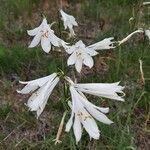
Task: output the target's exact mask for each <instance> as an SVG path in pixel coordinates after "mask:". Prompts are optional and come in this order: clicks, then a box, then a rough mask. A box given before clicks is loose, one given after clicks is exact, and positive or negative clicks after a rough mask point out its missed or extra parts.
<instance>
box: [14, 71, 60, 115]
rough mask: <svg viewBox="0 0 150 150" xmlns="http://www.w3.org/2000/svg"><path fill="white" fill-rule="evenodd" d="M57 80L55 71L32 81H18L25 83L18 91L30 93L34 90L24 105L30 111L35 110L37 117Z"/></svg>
mask: <svg viewBox="0 0 150 150" xmlns="http://www.w3.org/2000/svg"><path fill="white" fill-rule="evenodd" d="M58 81H59V77H57V74H56V73H53V74H51V75H49V76H46V77H43V78H39V79H36V80H32V81H27V82H22V81H20V83H21V84H26V86H25V87H24V88H23V89H22V90H21V91H17V92H18V93H21V94H30V93H32V92H34V91H35V92H34V93H33V94H32V95H31V96H30V98H29V100H28V102H27V104H26V105H27V106H28V107H29V110H30V111H36V113H37V118H38V117H39V116H40V114H41V113H42V112H43V110H44V108H45V106H46V103H47V101H48V98H49V96H50V94H51V93H52V91H53V89H54V87H55V86H56V84H57V83H58Z"/></svg>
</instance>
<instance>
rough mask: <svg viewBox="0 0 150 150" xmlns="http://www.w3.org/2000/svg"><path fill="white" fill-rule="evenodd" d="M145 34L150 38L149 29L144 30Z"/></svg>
mask: <svg viewBox="0 0 150 150" xmlns="http://www.w3.org/2000/svg"><path fill="white" fill-rule="evenodd" d="M145 35H146V36H147V37H148V38H149V40H150V30H145Z"/></svg>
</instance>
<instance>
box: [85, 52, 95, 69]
mask: <svg viewBox="0 0 150 150" xmlns="http://www.w3.org/2000/svg"><path fill="white" fill-rule="evenodd" d="M83 63H84V64H85V65H86V66H88V67H89V68H92V67H93V65H94V61H93V58H92V57H91V56H89V55H88V54H85V55H84V59H83Z"/></svg>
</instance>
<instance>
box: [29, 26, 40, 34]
mask: <svg viewBox="0 0 150 150" xmlns="http://www.w3.org/2000/svg"><path fill="white" fill-rule="evenodd" d="M40 29H41V26H39V27H37V28H35V29H33V30H27V33H28V35H30V36H35V35H36V34H38V32H39V31H40Z"/></svg>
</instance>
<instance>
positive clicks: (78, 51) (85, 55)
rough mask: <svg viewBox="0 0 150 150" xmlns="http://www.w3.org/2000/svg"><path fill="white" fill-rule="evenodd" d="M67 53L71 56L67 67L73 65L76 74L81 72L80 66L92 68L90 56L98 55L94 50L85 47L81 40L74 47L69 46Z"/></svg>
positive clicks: (92, 63) (92, 62)
mask: <svg viewBox="0 0 150 150" xmlns="http://www.w3.org/2000/svg"><path fill="white" fill-rule="evenodd" d="M67 53H68V54H71V55H70V57H69V58H68V61H67V64H68V66H69V65H73V64H75V68H76V70H77V71H78V72H80V71H81V69H82V64H85V65H86V66H88V67H89V68H92V67H93V65H94V61H93V58H92V57H91V56H95V55H97V54H98V53H97V52H96V51H95V50H93V49H89V48H88V47H85V44H84V43H83V42H82V41H81V40H80V41H78V42H77V43H76V44H75V45H73V46H71V47H70V48H69V49H68V50H67Z"/></svg>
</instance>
